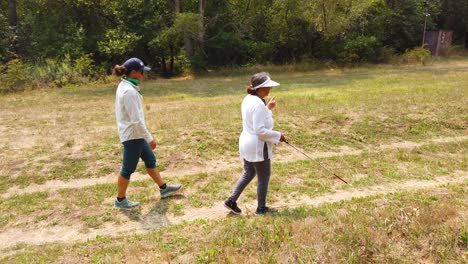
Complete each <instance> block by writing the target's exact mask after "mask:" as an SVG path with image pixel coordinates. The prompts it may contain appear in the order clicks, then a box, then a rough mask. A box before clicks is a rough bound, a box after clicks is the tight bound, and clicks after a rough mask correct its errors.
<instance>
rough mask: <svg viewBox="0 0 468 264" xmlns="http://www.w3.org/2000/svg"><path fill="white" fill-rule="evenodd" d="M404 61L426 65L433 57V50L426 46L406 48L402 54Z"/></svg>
mask: <svg viewBox="0 0 468 264" xmlns="http://www.w3.org/2000/svg"><path fill="white" fill-rule="evenodd" d="M401 59H402V62H403V63H421V64H422V65H425V64H426V63H427V62H428V61H429V60H430V59H431V52H430V51H429V50H427V49H425V48H421V47H418V48H414V49H411V50H406V52H405V53H404V54H403V55H402V56H401Z"/></svg>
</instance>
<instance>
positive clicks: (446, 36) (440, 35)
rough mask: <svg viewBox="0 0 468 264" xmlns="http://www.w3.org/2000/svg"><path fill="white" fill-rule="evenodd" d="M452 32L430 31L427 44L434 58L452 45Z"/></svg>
mask: <svg viewBox="0 0 468 264" xmlns="http://www.w3.org/2000/svg"><path fill="white" fill-rule="evenodd" d="M452 36H453V32H452V31H443V30H439V31H429V32H427V33H426V40H425V43H426V44H427V47H428V48H429V50H430V51H431V53H432V55H433V56H439V55H441V54H443V53H444V51H446V50H447V49H448V48H449V47H450V46H451V45H452Z"/></svg>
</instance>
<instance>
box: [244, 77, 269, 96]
mask: <svg viewBox="0 0 468 264" xmlns="http://www.w3.org/2000/svg"><path fill="white" fill-rule="evenodd" d="M268 77H270V75H269V74H268V73H267V72H259V73H256V74H254V75H253V76H252V78H251V79H250V85H249V86H247V89H246V91H247V93H248V94H252V95H254V94H256V93H257V90H256V89H254V87H255V86H257V85H260V84H262V83H264V82H265V81H266V80H267V79H268Z"/></svg>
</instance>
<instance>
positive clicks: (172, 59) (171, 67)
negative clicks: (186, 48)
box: [169, 45, 174, 75]
mask: <svg viewBox="0 0 468 264" xmlns="http://www.w3.org/2000/svg"><path fill="white" fill-rule="evenodd" d="M169 50H170V59H169V71H170V72H171V75H174V47H173V46H172V45H171V46H170V47H169Z"/></svg>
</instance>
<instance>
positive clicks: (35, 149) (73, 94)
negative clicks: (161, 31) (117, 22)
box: [0, 60, 468, 190]
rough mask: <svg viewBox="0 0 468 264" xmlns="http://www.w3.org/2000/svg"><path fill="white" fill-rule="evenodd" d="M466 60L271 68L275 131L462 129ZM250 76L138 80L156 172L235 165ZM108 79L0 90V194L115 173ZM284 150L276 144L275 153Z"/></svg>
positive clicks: (295, 135)
mask: <svg viewBox="0 0 468 264" xmlns="http://www.w3.org/2000/svg"><path fill="white" fill-rule="evenodd" d="M467 69H468V61H467V60H459V61H449V62H440V63H438V64H434V65H431V66H427V67H423V66H405V67H401V66H378V67H373V68H356V69H329V70H322V71H315V72H288V71H287V70H283V71H280V70H278V69H275V70H274V71H273V72H272V77H273V79H275V80H277V81H279V82H280V83H281V86H279V87H275V88H274V89H273V91H272V94H271V95H272V96H276V99H277V102H278V106H277V109H276V110H275V121H276V128H277V129H278V130H281V131H283V132H284V133H285V135H286V137H287V138H288V139H289V140H290V141H292V142H294V143H295V144H296V145H298V146H300V147H302V148H304V149H305V150H306V151H309V152H314V151H330V150H338V149H339V148H340V147H343V146H347V147H352V148H364V147H368V146H373V145H374V146H375V145H380V144H385V143H389V142H398V141H402V140H412V141H423V140H425V139H429V138H434V137H452V136H461V135H466V134H467V133H466V128H467V124H468V115H467V113H468V107H467V105H468V99H467V98H468V96H467V95H468V90H467V89H466V87H467V86H468V71H467ZM249 78H250V74H249V75H233V76H229V75H226V76H221V77H220V76H218V77H210V76H207V77H203V78H197V79H188V80H156V81H149V82H145V83H144V84H143V85H142V91H143V93H144V103H145V108H146V110H145V111H146V112H145V114H146V120H147V125H148V127H149V129H150V131H152V132H153V134H154V136H155V138H156V140H157V142H158V143H159V146H158V148H157V150H156V154H157V156H158V161H159V164H160V166H161V168H162V169H163V170H164V169H165V170H173V169H189V168H191V167H194V166H197V167H199V166H209V165H210V164H213V163H216V162H217V161H228V162H237V141H238V136H239V133H240V131H241V116H240V103H241V101H242V98H243V96H244V94H245V92H244V87H245V86H246V85H247V84H248V82H249ZM117 83H118V81H117V80H116V82H115V83H114V84H109V85H104V86H91V87H75V88H66V89H58V90H42V91H29V92H24V93H20V94H11V95H3V96H0V111H1V112H2V115H1V116H0V123H1V124H2V126H1V127H0V133H1V138H0V146H1V148H2V152H1V153H0V176H1V177H2V184H1V186H0V190H5V189H8V188H10V187H12V186H18V187H26V186H28V185H30V184H32V183H36V184H41V183H44V182H45V181H49V180H69V179H77V178H93V177H101V176H105V175H108V174H111V173H116V172H118V169H119V167H120V160H121V144H120V142H119V140H118V137H117V132H116V127H115V117H114V99H115V96H114V92H115V87H116V86H117ZM290 151H291V150H287V148H283V149H280V150H279V151H278V153H279V154H287V153H289V152H290Z"/></svg>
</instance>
